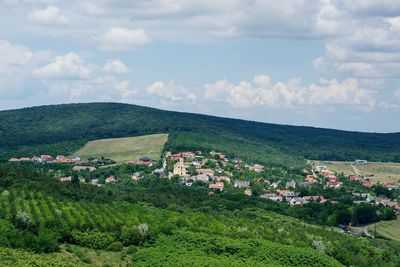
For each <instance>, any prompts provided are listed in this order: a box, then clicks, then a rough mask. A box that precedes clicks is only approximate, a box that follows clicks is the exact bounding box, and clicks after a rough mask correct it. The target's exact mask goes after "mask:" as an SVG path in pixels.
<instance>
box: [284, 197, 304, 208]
mask: <svg viewBox="0 0 400 267" xmlns="http://www.w3.org/2000/svg"><path fill="white" fill-rule="evenodd" d="M288 202H289V205H291V206H296V205H303V204H305V201H304V199H303V198H302V197H293V198H291V199H290V200H289V201H288Z"/></svg>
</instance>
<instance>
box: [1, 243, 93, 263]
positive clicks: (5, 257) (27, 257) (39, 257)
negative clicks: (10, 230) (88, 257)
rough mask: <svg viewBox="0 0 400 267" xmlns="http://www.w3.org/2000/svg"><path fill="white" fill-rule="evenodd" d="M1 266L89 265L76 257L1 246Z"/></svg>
mask: <svg viewBox="0 0 400 267" xmlns="http://www.w3.org/2000/svg"><path fill="white" fill-rule="evenodd" d="M0 266H3V267H15V266H18V267H32V266H57V267H80V266H87V265H86V264H83V263H82V262H80V261H77V260H76V259H71V258H63V257H61V256H59V255H57V256H56V255H46V254H33V253H30V252H27V251H23V250H17V249H10V248H3V247H0Z"/></svg>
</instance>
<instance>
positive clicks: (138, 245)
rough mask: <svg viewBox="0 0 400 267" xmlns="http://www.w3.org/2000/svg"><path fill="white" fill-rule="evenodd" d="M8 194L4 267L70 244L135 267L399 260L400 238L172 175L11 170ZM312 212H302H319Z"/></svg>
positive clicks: (3, 172) (3, 181) (0, 177)
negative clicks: (125, 177) (349, 229)
mask: <svg viewBox="0 0 400 267" xmlns="http://www.w3.org/2000/svg"><path fill="white" fill-rule="evenodd" d="M0 192H1V195H0V211H1V213H0V237H1V238H0V255H3V254H4V255H9V257H4V258H3V257H2V258H0V265H1V264H4V265H5V264H9V262H10V261H11V262H12V259H14V262H16V260H17V259H19V256H16V255H20V254H21V255H26V257H27V259H31V262H42V263H43V264H44V262H46V264H50V263H49V262H51V261H57V259H58V257H60V256H61V255H63V253H66V252H65V249H66V250H68V251H74V249H73V247H71V246H74V247H75V246H76V247H83V248H85V249H86V250H95V251H97V252H98V253H99V252H100V251H109V252H115V253H117V252H122V251H123V252H124V253H125V255H128V256H130V257H131V258H132V266H136V265H137V266H150V265H152V266H168V265H171V264H172V262H171V260H172V259H173V260H174V263H175V266H187V265H194V266H249V265H251V266H266V265H267V266H310V264H311V263H312V265H313V266H342V265H345V266H350V265H351V266H382V264H383V265H385V266H398V265H399V264H400V262H399V255H400V244H399V243H398V242H395V241H389V240H384V239H367V238H361V237H353V236H350V235H347V234H343V233H340V232H337V231H336V230H334V229H333V228H331V227H328V226H324V223H323V222H318V221H317V220H316V218H317V217H318V215H319V214H318V212H317V213H316V215H315V216H310V217H309V218H307V219H303V218H301V220H299V219H295V218H293V217H290V216H295V215H296V209H297V208H296V209H288V208H287V207H284V206H282V205H283V204H278V203H273V202H270V201H262V200H260V199H258V198H256V197H250V198H249V197H244V196H243V194H235V193H234V192H232V193H231V194H226V195H225V194H221V195H214V196H210V195H208V194H207V192H208V191H207V190H205V189H204V187H200V186H194V187H185V186H180V185H179V184H177V183H176V181H169V180H165V179H164V180H162V179H156V178H154V179H153V178H148V179H144V180H143V181H139V182H136V183H133V182H128V181H125V182H120V183H117V184H115V185H113V186H105V187H96V186H92V185H89V184H80V183H62V182H60V181H58V180H57V179H54V178H53V177H52V176H51V175H49V174H48V173H46V172H43V171H42V170H40V169H37V168H33V167H32V165H18V166H15V165H10V164H3V165H0ZM299 208H300V207H299ZM306 208H307V209H308V210H309V212H308V213H306V212H304V210H303V211H299V210H298V211H299V214H309V215H310V214H311V213H310V211H312V210H313V209H314V208H312V207H306ZM337 208H338V207H336V209H337ZM319 212H324V211H323V208H321V210H320V211H319ZM285 213H286V214H287V215H290V216H287V215H285ZM363 213H364V211H362V210H361V211H360V214H363ZM321 214H322V213H321ZM360 218H361V217H360ZM66 245H67V246H68V247H69V248H68V247H67V248H66V247H65V246H66ZM255 248H256V249H255ZM47 255H53V257H47ZM125 257H126V256H125ZM27 259H25V261H27ZM1 261H3V262H1ZM63 262H64V261H63ZM64 263H65V262H64ZM85 264H91V261H90V259H87V258H84V257H82V259H81V260H79V261H77V263H76V264H75V266H79V265H82V266H85ZM20 265H21V266H24V265H23V264H22V263H21V264H20ZM6 266H7V265H6ZM26 266H29V261H28V264H27V265H26ZM60 266H62V265H60ZM65 266H68V265H66V264H65ZM128 266H130V265H128Z"/></svg>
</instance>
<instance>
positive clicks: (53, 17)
mask: <svg viewBox="0 0 400 267" xmlns="http://www.w3.org/2000/svg"><path fill="white" fill-rule="evenodd" d="M28 19H29V20H30V21H32V22H35V23H40V24H49V25H54V24H67V23H68V22H69V19H68V17H67V16H66V15H64V14H63V12H62V11H61V9H60V8H59V7H57V6H47V7H45V8H44V9H35V10H33V11H32V12H30V13H29V15H28Z"/></svg>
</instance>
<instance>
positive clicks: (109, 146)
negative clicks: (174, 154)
mask: <svg viewBox="0 0 400 267" xmlns="http://www.w3.org/2000/svg"><path fill="white" fill-rule="evenodd" d="M167 140H168V134H151V135H142V136H135V137H124V138H112V139H100V140H94V141H90V142H88V143H87V144H86V145H85V146H84V147H82V148H81V149H79V150H78V151H76V152H75V153H74V155H76V156H79V157H81V158H83V159H85V158H89V157H101V156H103V157H105V158H109V159H112V160H114V161H116V162H117V163H124V162H128V161H131V160H137V159H139V158H140V157H143V156H147V157H149V158H151V159H153V160H158V159H160V156H161V152H162V149H163V147H164V144H165V143H166V142H167Z"/></svg>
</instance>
